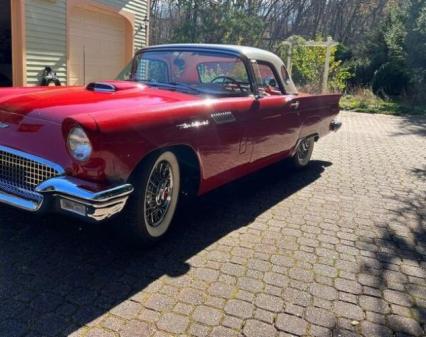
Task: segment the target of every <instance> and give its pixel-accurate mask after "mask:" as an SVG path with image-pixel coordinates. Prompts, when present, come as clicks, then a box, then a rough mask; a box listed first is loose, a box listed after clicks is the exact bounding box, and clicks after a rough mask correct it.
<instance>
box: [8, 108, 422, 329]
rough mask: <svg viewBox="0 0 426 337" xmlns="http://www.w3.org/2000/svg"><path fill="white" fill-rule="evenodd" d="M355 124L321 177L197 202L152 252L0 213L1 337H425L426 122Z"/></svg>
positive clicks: (313, 171) (255, 183) (260, 184)
mask: <svg viewBox="0 0 426 337" xmlns="http://www.w3.org/2000/svg"><path fill="white" fill-rule="evenodd" d="M342 120H343V122H344V127H343V128H342V130H341V131H340V132H339V133H337V134H334V135H331V136H329V137H327V138H326V139H324V140H322V141H321V142H319V143H318V144H317V146H316V150H315V152H314V160H313V162H312V165H311V166H310V168H309V169H307V170H305V171H304V172H292V171H290V170H289V169H288V168H287V167H286V165H278V166H276V167H274V168H270V169H267V170H265V171H263V172H261V173H259V174H256V175H254V176H251V177H250V178H248V179H244V180H242V181H239V182H237V183H234V184H231V185H229V186H227V187H225V188H222V189H220V190H218V191H215V192H213V193H211V194H209V195H207V196H205V197H203V198H201V199H199V200H197V201H196V202H194V203H193V204H192V205H190V206H187V207H185V208H184V209H183V210H182V211H181V213H182V214H180V216H179V217H178V222H177V226H175V228H174V230H173V232H172V235H171V236H170V237H169V238H168V239H167V240H165V241H164V242H162V243H161V244H160V245H158V246H157V247H155V248H154V249H151V250H149V251H146V252H138V251H132V250H130V249H127V248H125V247H123V246H122V245H120V244H117V242H116V240H115V237H114V235H112V234H111V233H110V231H108V230H106V229H105V228H106V226H105V225H99V226H95V227H93V226H88V225H83V224H80V223H75V222H74V221H73V220H66V219H63V218H60V217H48V218H40V219H37V218H33V217H31V216H28V215H26V214H22V213H19V212H17V211H14V210H11V209H7V208H0V212H1V213H0V214H1V215H0V335H1V336H7V337H11V336H62V335H68V334H71V335H72V336H94V337H95V336H96V337H102V336H123V337H124V336H154V335H155V336H174V335H182V336H191V335H192V336H218V337H226V336H241V335H244V336H247V337H249V336H250V337H251V336H259V337H273V336H277V337H278V336H280V337H289V336H319V337H320V336H321V337H322V336H332V335H333V336H342V337H343V336H359V335H362V336H366V337H373V336H380V337H385V336H400V337H403V336H411V335H412V336H422V335H424V329H425V325H424V322H425V321H426V259H425V256H426V251H425V250H426V228H425V216H426V201H425V199H426V195H425V191H426V177H425V176H426V167H425V156H426V140H425V138H426V137H425V136H426V121H425V120H421V119H416V118H405V119H404V118H396V117H387V116H374V115H366V114H353V113H344V114H343V117H342Z"/></svg>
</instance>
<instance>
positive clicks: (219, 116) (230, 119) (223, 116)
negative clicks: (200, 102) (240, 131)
mask: <svg viewBox="0 0 426 337" xmlns="http://www.w3.org/2000/svg"><path fill="white" fill-rule="evenodd" d="M210 117H211V118H212V119H213V120H214V121H215V122H216V124H227V123H234V122H236V121H237V119H236V118H235V116H234V114H233V113H232V111H224V112H214V113H212V114H211V115H210Z"/></svg>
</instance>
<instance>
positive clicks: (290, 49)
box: [287, 42, 293, 77]
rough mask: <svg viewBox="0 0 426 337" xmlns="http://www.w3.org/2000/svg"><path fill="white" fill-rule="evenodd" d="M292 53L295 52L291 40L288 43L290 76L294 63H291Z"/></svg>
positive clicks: (288, 70) (288, 69)
mask: <svg viewBox="0 0 426 337" xmlns="http://www.w3.org/2000/svg"><path fill="white" fill-rule="evenodd" d="M292 53H293V45H292V44H291V42H289V43H288V54H287V72H288V75H289V76H290V77H291V75H292V68H293V65H292V63H291V57H292Z"/></svg>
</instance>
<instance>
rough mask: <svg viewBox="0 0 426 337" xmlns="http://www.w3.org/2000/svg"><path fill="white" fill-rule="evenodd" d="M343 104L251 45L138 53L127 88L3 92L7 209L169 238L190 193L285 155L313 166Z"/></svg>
mask: <svg viewBox="0 0 426 337" xmlns="http://www.w3.org/2000/svg"><path fill="white" fill-rule="evenodd" d="M339 98H340V96H339V95H317V96H313V95H307V94H302V93H298V91H297V89H296V88H295V86H294V84H293V82H292V80H291V78H290V77H289V75H288V73H287V71H286V68H285V66H284V64H283V62H282V60H281V59H280V58H279V57H277V56H276V55H274V54H272V53H270V52H267V51H264V50H260V49H255V48H250V47H241V46H229V45H199V44H179V45H161V46H154V47H149V48H145V49H142V50H140V51H139V52H138V53H137V54H136V56H135V58H134V60H133V63H132V70H131V74H130V77H129V80H126V81H103V82H93V83H90V84H88V85H87V86H86V87H43V88H42V87H33V88H4V89H0V202H1V203H4V204H8V205H11V206H14V207H17V208H20V209H23V210H26V211H29V212H34V213H42V212H46V211H55V212H61V213H66V214H70V215H71V214H72V215H76V216H78V217H81V218H84V219H87V220H92V221H102V220H105V219H108V218H110V217H111V216H113V215H116V214H118V213H120V216H122V217H123V220H122V221H120V225H121V228H122V230H123V231H125V232H126V233H127V235H128V236H129V237H130V238H133V239H136V240H138V241H139V242H141V243H143V244H150V243H153V242H155V241H156V240H158V239H159V238H161V237H162V236H164V234H165V233H166V232H167V230H168V229H169V227H170V224H171V222H172V219H173V216H174V213H175V210H176V206H177V204H178V199H179V197H180V196H181V195H182V194H186V195H188V194H192V195H201V194H204V193H206V192H208V191H210V190H212V189H214V188H216V187H218V186H220V185H223V184H225V183H227V182H230V181H232V180H235V179H237V178H239V177H242V176H244V175H247V174H249V173H251V172H254V171H256V170H259V169H261V168H263V167H265V166H267V165H270V164H272V163H274V162H277V161H280V160H282V159H284V158H287V157H289V158H291V160H292V162H293V163H294V165H295V166H296V167H299V168H302V167H304V166H306V165H307V164H308V162H309V160H310V158H311V154H312V150H313V147H314V142H315V141H317V140H318V139H320V138H321V137H323V136H325V135H327V134H328V133H329V132H330V131H335V130H337V129H338V128H339V127H340V126H341V123H339V122H338V121H337V120H336V116H337V114H338V113H339V104H338V103H339Z"/></svg>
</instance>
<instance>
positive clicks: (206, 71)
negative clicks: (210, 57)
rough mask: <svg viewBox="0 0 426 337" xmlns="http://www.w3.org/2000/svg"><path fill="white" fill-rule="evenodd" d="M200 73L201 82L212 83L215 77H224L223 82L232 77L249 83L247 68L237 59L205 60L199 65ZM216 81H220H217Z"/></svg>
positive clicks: (237, 80) (240, 81)
mask: <svg viewBox="0 0 426 337" xmlns="http://www.w3.org/2000/svg"><path fill="white" fill-rule="evenodd" d="M197 71H198V75H199V78H200V82H201V83H212V81H215V79H218V78H219V79H222V82H223V81H224V80H226V79H223V78H225V77H227V78H230V79H232V80H234V81H236V82H239V83H249V80H248V75H247V70H246V67H245V65H244V63H243V62H242V61H241V60H239V59H237V60H232V62H224V61H217V62H205V63H200V64H198V66H197ZM215 82H216V83H220V82H217V81H215Z"/></svg>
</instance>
